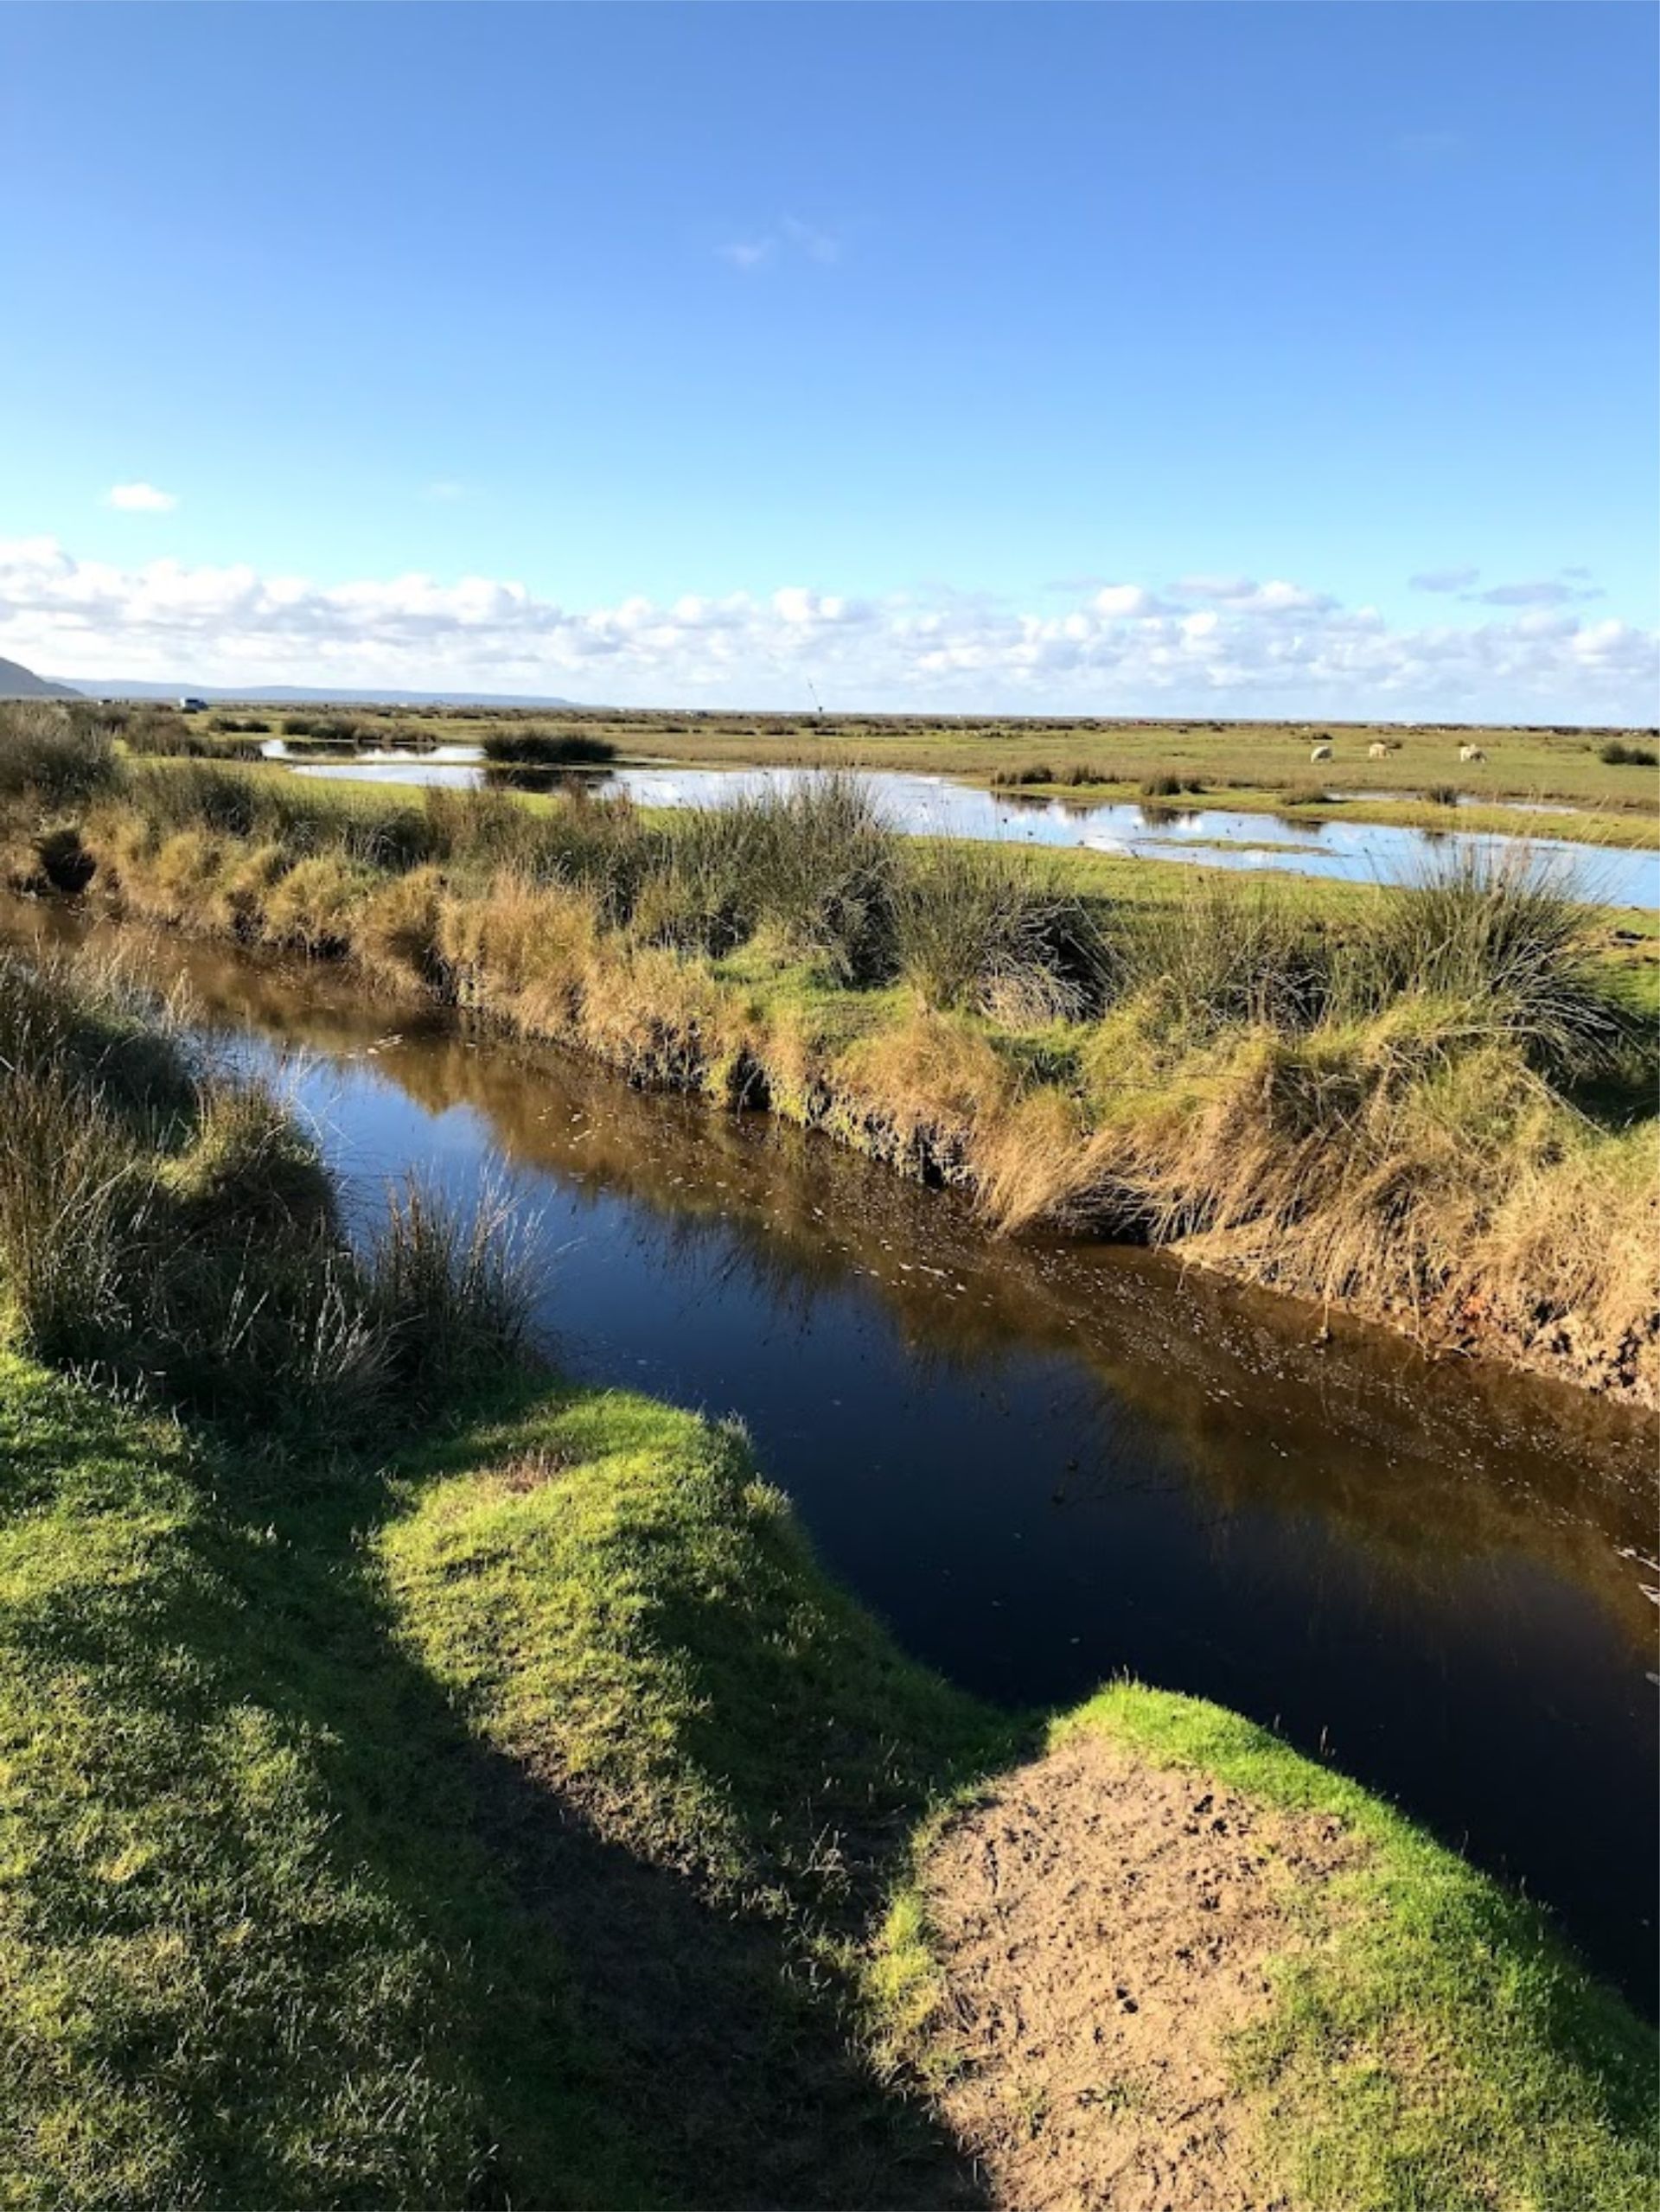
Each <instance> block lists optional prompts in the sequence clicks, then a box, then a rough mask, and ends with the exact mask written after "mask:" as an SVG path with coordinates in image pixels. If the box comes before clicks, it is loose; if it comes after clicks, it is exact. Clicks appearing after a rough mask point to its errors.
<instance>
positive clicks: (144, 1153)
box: [0, 956, 526, 1439]
mask: <svg viewBox="0 0 1660 2212" xmlns="http://www.w3.org/2000/svg"><path fill="white" fill-rule="evenodd" d="M0 1125H3V1127H4V1129H5V1131H6V1138H7V1141H6V1144H5V1147H4V1149H3V1151H0V1301H3V1308H4V1311H5V1314H6V1317H7V1323H8V1327H9V1330H10V1334H11V1335H12V1337H13V1339H14V1341H15V1342H17V1343H18V1344H20V1345H21V1346H22V1348H26V1349H27V1350H29V1351H31V1352H33V1353H35V1354H36V1355H39V1356H40V1357H41V1358H43V1359H46V1360H48V1361H52V1362H53V1363H54V1364H57V1365H61V1366H67V1367H75V1368H80V1369H86V1370H89V1371H92V1372H94V1373H97V1374H105V1375H108V1376H110V1377H112V1378H113V1379H114V1380H116V1381H117V1382H118V1383H119V1384H120V1385H121V1386H124V1387H125V1388H127V1389H130V1390H133V1391H137V1392H138V1393H142V1394H144V1395H146V1396H150V1397H154V1398H156V1399H160V1400H162V1401H163V1402H165V1403H169V1404H172V1405H176V1406H183V1407H187V1408H189V1409H192V1410H195V1411H196V1412H202V1413H206V1414H208V1415H210V1416H212V1417H214V1418H216V1419H219V1420H221V1421H227V1422H229V1423H232V1424H233V1425H241V1426H245V1427H246V1426H257V1427H260V1428H262V1429H265V1430H268V1431H284V1430H289V1429H297V1430H299V1431H303V1432H304V1433H305V1434H307V1435H309V1436H311V1437H316V1436H319V1435H331V1436H336V1437H340V1438H342V1439H350V1438H355V1437H362V1436H365V1435H367V1434H369V1433H372V1432H373V1431H375V1430H376V1429H377V1428H378V1427H380V1425H384V1424H386V1423H388V1422H390V1423H393V1424H394V1425H395V1424H396V1423H398V1422H399V1421H401V1420H402V1419H404V1418H407V1417H408V1416H410V1415H412V1414H415V1415H419V1414H421V1413H427V1412H433V1411H436V1410H437V1408H438V1407H439V1406H441V1405H443V1404H444V1403H445V1402H446V1401H447V1400H448V1399H450V1398H451V1397H452V1396H453V1395H454V1394H455V1393H457V1392H458V1391H462V1390H463V1389H465V1388H469V1387H475V1386H477V1385H478V1384H479V1383H480V1381H481V1380H483V1379H485V1378H487V1377H488V1374H490V1373H491V1372H500V1371H501V1368H502V1367H504V1366H507V1365H509V1364H511V1363H512V1361H514V1359H515V1358H516V1357H517V1355H518V1353H519V1351H520V1346H521V1343H522V1340H523V1335H524V1327H525V1315H526V1302H525V1293H524V1288H523V1284H522V1283H521V1281H520V1278H519V1276H518V1274H517V1272H515V1269H514V1265H513V1262H512V1259H511V1255H510V1253H508V1252H506V1250H505V1249H504V1247H503V1246H502V1245H501V1236H500V1231H501V1219H500V1214H499V1209H497V1208H487V1209H486V1211H485V1212H484V1213H483V1214H482V1215H481V1216H479V1217H478V1218H477V1219H476V1220H475V1221H470V1222H469V1221H463V1220H462V1218H461V1217H460V1216H459V1215H457V1214H455V1213H454V1212H453V1211H452V1210H450V1209H448V1208H445V1207H444V1206H442V1205H440V1204H437V1202H434V1201H432V1200H431V1199H430V1198H428V1197H427V1196H425V1195H424V1194H422V1193H421V1192H420V1191H418V1189H409V1190H407V1191H405V1193H404V1194H403V1195H402V1196H401V1197H399V1198H397V1199H396V1200H395V1201H394V1202H393V1206H392V1208H391V1209H390V1212H389V1214H388V1217H387V1220H386V1224H385V1226H384V1227H382V1228H381V1229H380V1232H379V1233H378V1234H377V1236H376V1237H375V1238H374V1239H373V1240H372V1241H371V1242H370V1243H369V1245H368V1246H367V1248H366V1249H365V1250H364V1251H362V1252H359V1251H356V1250H354V1247H353V1246H352V1245H351V1243H350V1242H349V1240H348V1239H347V1237H346V1236H345V1234H344V1233H343V1231H342V1227H341V1224H340V1222H339V1220H338V1218H337V1213H336V1208H335V1195H334V1190H333V1187H332V1185H331V1183H330V1182H329V1177H328V1176H327V1175H326V1173H325V1171H324V1170H323V1168H322V1164H321V1163H320V1161H319V1159H318V1157H317V1155H316V1150H315V1148H314V1147H313V1145H312V1144H311V1143H310V1139H309V1138H307V1137H306V1136H305V1135H304V1134H303V1131H301V1130H300V1129H299V1127H298V1126H297V1124H296V1123H295V1121H294V1119H293V1118H292V1117H291V1114H290V1113H289V1112H287V1111H286V1110H285V1109H284V1106H282V1105H281V1103H280V1102H279V1101H278V1100H277V1099H276V1098H275V1097H274V1096H272V1094H271V1093H270V1092H269V1091H267V1090H266V1089H265V1088H264V1087H262V1086H260V1085H259V1084H257V1083H254V1082H252V1081H247V1080H245V1079H236V1080H232V1079H230V1078H228V1077H227V1076H225V1075H223V1074H217V1073H215V1072H214V1070H212V1069H211V1068H207V1067H204V1066H202V1065H201V1064H200V1063H199V1062H198V1061H197V1060H196V1058H195V1055H193V1054H192V1053H191V1052H190V1050H189V1049H188V1046H187V1044H186V1043H185V1042H184V1040H183V1037H182V1033H181V1032H180V1030H179V1027H178V1022H177V1017H176V1013H174V1014H171V1015H169V1011H168V1010H166V1009H164V1008H158V1007H156V1006H155V1005H154V1004H150V1003H147V1002H145V1001H144V1000H143V999H142V998H139V997H138V996H137V995H136V994H134V993H132V992H131V991H125V989H124V988H123V986H122V985H121V983H120V980H119V978H118V976H116V975H114V974H112V972H108V971H99V970H88V969H87V968H86V966H83V965H76V964H69V963H65V962H54V961H49V960H48V961H43V962H41V963H39V964H35V963H32V962H29V961H26V960H23V959H20V958H18V957H16V956H7V957H6V958H5V959H3V960H0Z"/></svg>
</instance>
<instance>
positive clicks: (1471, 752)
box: [1459, 745, 1487, 761]
mask: <svg viewBox="0 0 1660 2212" xmlns="http://www.w3.org/2000/svg"><path fill="white" fill-rule="evenodd" d="M1486 757H1487V755H1486V754H1485V753H1484V752H1483V751H1482V749H1481V748H1480V746H1479V745H1460V746H1459V759H1460V760H1461V761H1484V760H1485V759H1486Z"/></svg>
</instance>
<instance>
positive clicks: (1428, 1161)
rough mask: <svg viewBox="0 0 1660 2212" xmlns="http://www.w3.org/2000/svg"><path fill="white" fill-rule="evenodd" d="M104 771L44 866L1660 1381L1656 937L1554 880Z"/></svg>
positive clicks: (39, 817)
mask: <svg viewBox="0 0 1660 2212" xmlns="http://www.w3.org/2000/svg"><path fill="white" fill-rule="evenodd" d="M92 773H93V770H92V768H90V767H89V762H88V756H87V755H86V752H85V749H84V747H83V746H82V745H81V744H80V741H71V742H69V743H67V746H66V749H64V752H63V755H62V758H61V760H60V761H59V762H58V763H57V764H56V766H55V767H54V766H50V765H48V768H46V769H45V770H31V771H30V774H31V775H33V776H34V777H35V781H33V782H32V783H30V784H28V785H26V786H25V787H24V788H22V790H20V791H18V792H17V793H16V795H15V799H14V802H13V805H12V809H11V819H12V823H13V828H12V832H11V840H12V841H11V844H10V848H9V857H8V858H7V861H6V872H7V873H8V875H9V876H10V878H11V880H12V881H13V882H14V883H22V884H30V883H33V884H35V885H37V886H40V887H43V888H47V889H51V888H54V887H57V888H67V889H71V890H76V889H85V888H86V886H87V885H88V884H89V883H91V884H93V886H95V887H96V889H99V890H105V889H107V891H109V892H110V893H112V894H113V895H114V896H115V897H116V898H117V900H118V904H119V906H120V908H123V909H124V910H126V911H131V912H137V913H140V914H143V915H148V916H150V917H152V918H154V919H156V920H160V921H164V922H167V923H168V924H169V925H171V926H176V927H181V928H188V929H196V930H203V931H208V932H213V933H215V934H226V935H230V936H234V937H238V938H241V939H243V940H249V941H259V942H266V943H271V944H278V945H284V946H290V947H298V948H300V949H302V950H303V951H305V952H307V953H310V954H312V955H314V956H320V957H329V958H347V957H349V958H352V959H355V960H356V961H357V962H358V963H359V964H360V965H361V967H362V968H363V969H364V970H365V972H367V973H369V974H371V975H379V976H382V977H385V978H386V979H391V980H394V981H395V982H396V983H397V984H398V985H399V986H400V987H402V988H408V987H409V986H410V985H415V986H417V987H418V988H420V989H422V990H425V991H430V992H432V993H434V994H435V995H436V996H437V997H438V998H441V999H443V1000H445V1001H447V1002H450V1003H455V1004H460V1005H462V1006H464V1007H467V1008H470V1009H473V1010H476V1011H478V1012H480V1013H482V1014H485V1015H488V1016H489V1017H492V1018H494V1019H496V1020H499V1021H501V1022H503V1023H507V1024H508V1025H510V1026H512V1027H514V1028H515V1029H517V1030H520V1031H521V1032H523V1033H524V1034H527V1035H528V1036H540V1037H546V1038H549V1039H552V1040H554V1041H557V1042H563V1043H568V1044H571V1045H575V1046H577V1047H578V1048H579V1049H582V1050H584V1051H585V1052H587V1053H590V1054H591V1055H594V1056H595V1057H597V1058H598V1059H600V1060H603V1061H606V1062H607V1063H608V1064H610V1065H611V1066H613V1067H616V1068H621V1069H622V1070H623V1071H624V1072H625V1073H627V1074H629V1077H630V1078H631V1080H633V1081H636V1082H639V1083H642V1084H645V1085H651V1086H655V1087H673V1088H678V1089H683V1090H688V1091H692V1092H695V1093H702V1094H703V1095H706V1096H707V1097H709V1098H711V1099H712V1100H716V1101H719V1102H723V1103H727V1104H735V1103H744V1104H750V1105H767V1106H770V1107H771V1108H772V1110H773V1111H775V1112H779V1113H781V1114H783V1115H785V1116H787V1117H788V1118H789V1119H794V1120H796V1121H799V1122H801V1123H803V1124H804V1125H808V1126H809V1127H813V1128H816V1129H820V1130H822V1131H826V1132H827V1133H828V1134H830V1135H832V1136H833V1137H836V1138H840V1140H841V1141H844V1142H846V1143H849V1144H856V1145H858V1146H859V1147H861V1148H862V1149H864V1150H865V1151H870V1152H872V1153H874V1154H876V1155H877V1156H878V1157H883V1158H885V1159H887V1160H889V1161H891V1162H892V1163H894V1164H895V1165H897V1166H898V1167H900V1168H902V1169H903V1170H905V1171H906V1172H909V1173H910V1174H913V1175H917V1176H922V1177H923V1178H924V1179H931V1180H946V1181H953V1182H960V1183H962V1184H965V1185H966V1186H967V1187H968V1188H969V1189H972V1190H973V1191H974V1193H975V1195H977V1197H978V1198H979V1200H980V1203H981V1205H982V1207H983V1208H985V1210H986V1213H987V1214H989V1215H990V1217H991V1218H992V1219H993V1220H994V1221H998V1222H999V1223H1000V1224H1002V1225H1003V1226H1005V1227H1021V1226H1024V1225H1026V1224H1031V1223H1039V1222H1047V1223H1052V1224H1057V1225H1059V1226H1062V1227H1083V1228H1086V1229H1089V1230H1090V1231H1093V1232H1094V1233H1107V1234H1116V1235H1120V1236H1131V1237H1135V1238H1141V1239H1150V1240H1157V1241H1161V1242H1173V1243H1177V1244H1178V1245H1179V1246H1180V1247H1181V1248H1182V1249H1183V1251H1184V1253H1188V1254H1190V1255H1191V1257H1193V1258H1196V1259H1203V1260H1206V1261H1207V1262H1209V1263H1210V1264H1213V1265H1221V1266H1223V1267H1226V1268H1229V1269H1230V1270H1231V1271H1233V1272H1235V1273H1238V1274H1241V1275H1243V1276H1246V1277H1248V1278H1251V1279H1254V1280H1257V1281H1261V1282H1265V1283H1267V1284H1271V1285H1273V1286H1274V1287H1278V1288H1280V1289H1284V1290H1289V1291H1296V1292H1298V1293H1299V1294H1301V1295H1303V1296H1306V1297H1315V1298H1318V1299H1321V1300H1323V1301H1325V1302H1327V1303H1332V1302H1344V1303H1347V1304H1351V1305H1353V1306H1355V1307H1356V1308H1357V1309H1358V1310H1362V1311H1364V1312H1367V1313H1369V1314H1373V1315H1376V1316H1380V1317H1383V1318H1387V1319H1390V1320H1393V1321H1395V1323H1397V1324H1398V1325H1404V1326H1407V1327H1408V1328H1410V1329H1412V1330H1414V1333H1416V1334H1418V1335H1420V1336H1421V1338H1422V1339H1425V1340H1426V1341H1429V1342H1436V1343H1442V1344H1445V1343H1454V1344H1458V1345H1460V1346H1463V1347H1465V1348H1484V1349H1489V1350H1493V1351H1497V1352H1498V1353H1500V1354H1502V1355H1504V1356H1506V1357H1509V1358H1511V1359H1514V1360H1519V1361H1522V1362H1523V1363H1524V1364H1532V1365H1536V1366H1539V1367H1543V1368H1544V1369H1545V1370H1546V1371H1547V1372H1551V1373H1555V1374H1564V1375H1567V1376H1568V1377H1570V1378H1572V1379H1574V1380H1579V1381H1581V1382H1585V1383H1589V1384H1591V1385H1593V1386H1597V1387H1600V1388H1606V1389H1611V1390H1613V1391H1616V1392H1618V1393H1623V1394H1626V1395H1631V1396H1636V1397H1638V1398H1642V1399H1650V1398H1652V1396H1653V1394H1654V1393H1655V1390H1656V1388H1657V1374H1656V1371H1655V1362H1656V1359H1657V1356H1660V1340H1657V1338H1656V1335H1655V1333H1654V1330H1653V1328H1652V1317H1653V1314H1654V1312H1655V1310H1656V1306H1657V1304H1660V1296H1657V1291H1656V1286H1655V1284H1654V1281H1653V1270H1652V1267H1651V1265H1650V1261H1649V1259H1648V1257H1647V1255H1648V1253H1649V1252H1650V1240H1649V1238H1648V1236H1647V1233H1646V1225H1647V1223H1648V1221H1649V1218H1650V1208H1651V1204H1652V1189H1653V1172H1654V1137H1655V1130H1654V1125H1653V1120H1652V1106H1653V1092H1654V1081H1653V1075H1654V1067H1653V1036H1652V1025H1651V1023H1650V1021H1649V1020H1648V1019H1646V1018H1645V1014H1646V1010H1647V1006H1648V1004H1651V999H1652V989H1653V975H1654V965H1653V961H1652V958H1651V954H1652V951H1653V947H1654V939H1653V937H1652V934H1650V933H1647V932H1645V931H1644V930H1643V929H1641V928H1629V927H1625V926H1623V925H1622V926H1620V927H1618V928H1611V926H1610V923H1609V921H1608V919H1607V918H1606V917H1599V916H1597V915H1594V914H1587V912H1585V911H1584V910H1582V909H1580V908H1576V907H1574V906H1573V905H1572V904H1571V903H1570V902H1567V901H1565V900H1564V899H1562V898H1561V897H1559V896H1557V895H1556V894H1555V892H1554V891H1553V890H1552V889H1550V887H1549V885H1548V883H1545V882H1542V881H1541V880H1539V879H1537V878H1536V877H1534V876H1533V875H1532V874H1531V873H1530V872H1529V869H1528V867H1527V864H1526V862H1525V857H1523V859H1522V860H1520V861H1517V862H1515V863H1508V864H1499V865H1496V866H1488V865H1486V864H1480V863H1459V864H1455V865H1453V866H1452V867H1451V868H1450V869H1448V870H1443V871H1442V873H1441V875H1440V877H1439V878H1438V879H1436V880H1434V881H1431V882H1427V883H1425V884H1424V885H1422V886H1421V887H1419V888H1418V889H1405V890H1395V891H1389V892H1385V891H1382V890H1378V889H1366V890H1363V891H1352V890H1350V891H1340V889H1339V887H1336V886H1329V887H1315V886H1312V885H1297V886H1281V885H1269V884H1266V883H1252V882H1242V881H1239V880H1236V879H1229V878H1227V877H1224V876H1223V875H1222V874H1221V873H1218V874H1216V875H1215V876H1210V875H1206V874H1204V873H1202V872H1200V871H1193V872H1191V873H1184V874H1183V875H1181V876H1180V877H1177V876H1176V873H1175V871H1172V870H1166V869H1160V868H1159V867H1158V866H1157V865H1156V864H1144V865H1143V866H1141V867H1140V868H1139V869H1138V868H1132V867H1126V866H1124V865H1122V864H1114V863H1112V862H1110V861H1108V860H1107V859H1105V858H1104V857H1101V856H1095V855H1088V854H1073V855H1067V856H1057V857H1048V856H1042V855H1038V854H1022V853H1018V852H1012V851H1003V850H999V849H997V848H988V847H983V846H981V847H976V846H972V845H955V844H952V843H950V842H949V841H927V840H915V839H903V838H897V837H896V836H895V835H894V834H893V833H891V832H888V831H886V830H885V829H884V827H883V826H882V825H881V823H880V822H879V820H878V819H877V818H876V816H875V815H874V813H873V812H872V807H871V806H870V803H869V800H868V799H867V797H866V796H865V794H863V792H862V791H861V789H860V788H859V786H858V785H857V783H856V782H854V781H849V780H847V779H833V780H831V781H829V782H828V783H827V784H825V785H823V786H821V787H815V788H814V790H812V791H810V792H799V793H796V794H791V795H780V794H768V795H764V796H762V797H758V798H757V799H755V800H751V801H749V802H746V803H744V804H743V805H740V806H731V805H728V806H723V807H720V808H718V809H713V810H708V811H704V812H699V811H698V810H684V811H680V812H678V813H671V814H665V815H664V816H662V817H661V818H653V817H651V816H648V815H646V814H642V813H640V812H638V811H637V810H635V809H634V808H632V807H631V806H628V805H627V804H626V803H622V804H613V803H610V802H595V801H593V800H588V799H585V798H582V797H580V796H578V797H566V796H560V797H558V798H552V799H543V800H517V799H515V798H513V797H511V796H509V795H507V794H457V793H432V794H427V795H426V796H425V798H424V799H421V800H416V799H414V798H413V797H412V795H411V794H407V793H403V792H398V791H391V792H388V791H385V790H373V789H361V788H360V789H357V790H353V789H351V788H350V787H341V786H332V787H331V786H316V785H306V784H300V783H297V782H296V781H293V780H292V779H290V778H284V776H283V775H281V773H280V772H278V771H272V770H269V769H265V770H254V771H248V770H245V769H235V768H223V767H220V766H216V765H210V764H208V763H204V762H148V763H145V762H141V763H138V764H137V766H136V767H134V768H124V767H123V766H122V764H121V763H120V762H119V761H118V760H116V759H114V758H113V757H112V756H109V757H105V758H104V759H103V760H102V762H101V765H99V766H98V768H97V773H96V775H94V776H93V785H92V786H91V787H88V785H87V778H88V775H90V774H92ZM42 774H44V775H47V777H48V781H49V779H50V778H51V777H52V776H54V775H55V776H57V777H58V778H59V780H60V782H61V785H62V786H63V788H61V789H43V788H42V787H41V781H40V779H41V775H42ZM99 776H101V777H102V778H103V781H102V782H101V783H99V781H98V777H99ZM1610 953H1617V954H1618V960H1617V961H1616V960H1615V959H1611V958H1610V957H1609V955H1610Z"/></svg>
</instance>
